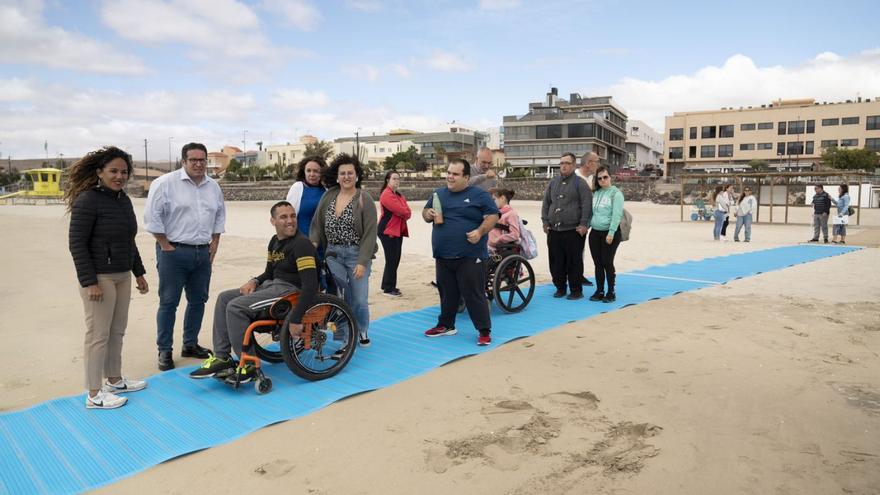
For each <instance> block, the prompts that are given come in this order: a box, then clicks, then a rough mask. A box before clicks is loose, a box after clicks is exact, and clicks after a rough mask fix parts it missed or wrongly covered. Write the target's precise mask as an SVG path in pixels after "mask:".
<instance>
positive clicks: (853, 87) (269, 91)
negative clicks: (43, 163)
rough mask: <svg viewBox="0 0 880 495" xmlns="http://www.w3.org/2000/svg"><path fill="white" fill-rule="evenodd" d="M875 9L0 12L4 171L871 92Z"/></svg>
mask: <svg viewBox="0 0 880 495" xmlns="http://www.w3.org/2000/svg"><path fill="white" fill-rule="evenodd" d="M876 19H877V17H876V4H875V2H873V1H867V0H865V1H848V0H841V1H838V2H835V3H833V4H829V3H828V2H819V1H798V2H793V1H787V0H779V1H773V2H767V1H753V0H742V1H739V2H736V3H730V2H721V1H714V0H702V1H688V0H682V1H674V2H655V1H641V0H631V1H627V2H623V1H618V0H542V1H528V0H467V1H465V0H461V1H452V0H430V1H429V0H409V1H405V0H325V1H318V0H43V1H40V0H0V159H2V158H6V157H7V156H10V155H11V156H12V157H13V158H30V157H42V156H44V143H46V142H48V154H49V156H50V157H57V156H58V155H59V153H63V154H64V155H65V156H76V155H79V154H81V153H83V152H85V151H88V150H90V149H93V148H96V147H99V146H103V145H107V144H115V145H118V146H121V147H123V148H126V149H127V150H129V151H130V152H132V153H134V155H135V157H136V158H142V156H143V140H144V139H148V141H149V143H150V148H149V153H150V156H151V158H156V159H167V155H168V149H169V143H170V144H171V147H172V148H173V149H174V150H175V151H174V153H175V154H176V153H177V151H176V150H178V149H179V148H180V146H181V145H182V144H184V143H186V142H189V141H201V142H204V143H205V144H207V145H208V147H209V148H210V149H219V148H220V147H221V146H222V145H224V144H233V145H238V146H240V145H241V142H242V140H243V138H244V131H245V130H247V134H246V139H247V142H248V147H249V148H251V147H253V146H254V145H253V143H254V142H255V141H263V142H264V143H283V142H286V141H294V140H296V138H297V136H300V135H303V134H306V133H309V134H313V135H316V136H318V137H320V138H323V139H332V138H336V137H341V136H351V135H353V134H354V132H355V131H356V130H358V129H360V132H361V133H362V134H370V133H377V134H378V133H384V132H387V131H388V130H389V129H392V128H409V129H416V130H423V131H429V130H437V129H440V128H443V127H445V126H446V124H447V123H449V122H452V121H455V122H457V123H460V124H463V125H468V126H471V127H477V128H488V127H490V126H499V125H501V119H502V116H504V115H512V114H523V113H525V112H526V111H527V110H528V103H529V102H530V101H539V100H540V99H542V97H543V95H544V93H546V92H547V90H548V88H549V87H550V86H551V85H552V86H556V87H558V88H559V93H560V95H562V96H563V97H567V95H568V94H569V93H571V92H580V93H581V94H582V95H611V96H613V97H614V99H615V101H616V102H617V103H618V104H619V105H620V106H622V107H623V108H624V109H625V110H626V112H627V113H628V115H629V117H630V118H632V119H639V120H644V121H646V122H647V123H649V124H650V125H652V126H654V127H655V128H656V129H657V130H662V128H663V117H664V116H665V115H669V114H671V113H672V112H674V111H685V110H704V109H712V108H720V107H723V106H747V105H760V104H762V103H768V102H769V101H771V100H773V99H776V98H803V97H814V98H817V99H819V100H844V99H851V98H855V97H856V96H857V95H861V96H863V97H870V98H874V97H880V38H878V36H877V21H876Z"/></svg>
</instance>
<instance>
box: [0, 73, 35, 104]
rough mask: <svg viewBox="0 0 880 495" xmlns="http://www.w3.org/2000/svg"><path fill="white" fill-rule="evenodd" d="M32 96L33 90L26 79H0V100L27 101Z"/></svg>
mask: <svg viewBox="0 0 880 495" xmlns="http://www.w3.org/2000/svg"><path fill="white" fill-rule="evenodd" d="M33 96H34V90H33V88H32V87H31V85H30V83H28V82H27V81H23V80H21V79H18V78H13V79H5V80H4V79H0V102H4V103H5V102H15V101H27V100H29V99H30V98H31V97H33Z"/></svg>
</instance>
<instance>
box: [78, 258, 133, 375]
mask: <svg viewBox="0 0 880 495" xmlns="http://www.w3.org/2000/svg"><path fill="white" fill-rule="evenodd" d="M98 286H99V287H100V288H101V291H103V293H104V298H103V300H101V301H90V300H89V296H88V292H87V291H86V289H85V288H84V287H80V289H79V295H80V297H81V298H82V300H83V309H84V310H85V316H86V337H85V344H84V350H83V363H84V364H85V371H86V389H88V390H98V389H100V388H101V385H103V383H102V382H103V378H104V377H109V376H122V337H123V336H124V335H125V327H126V326H127V325H128V303H129V301H130V300H131V272H119V273H106V274H99V275H98Z"/></svg>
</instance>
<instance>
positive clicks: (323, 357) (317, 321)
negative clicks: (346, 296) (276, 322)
mask: <svg viewBox="0 0 880 495" xmlns="http://www.w3.org/2000/svg"><path fill="white" fill-rule="evenodd" d="M289 318H290V316H289V315H288V319H286V320H285V321H284V324H283V325H282V326H281V356H282V357H283V358H284V363H285V364H287V367H288V368H290V371H292V372H293V373H294V374H295V375H296V376H298V377H300V378H304V379H306V380H311V381H315V380H323V379H325V378H330V377H331V376H333V375H335V374H337V373H339V372H340V371H342V369H343V368H345V366H346V365H347V364H348V362H349V361H350V360H351V357H352V355H354V350H355V347H357V324H356V323H355V321H354V317H353V316H352V313H351V309H350V308H349V307H348V305H347V304H345V301H343V300H342V299H340V298H338V297H336V296H329V295H327V294H318V298H317V300H316V301H315V304H314V305H312V307H310V308H309V309H308V310H307V311H306V314H305V315H304V316H303V324H304V325H310V326H311V337H310V339H309V342H304V341H303V339H302V337H301V336H300V335H291V334H290V321H289Z"/></svg>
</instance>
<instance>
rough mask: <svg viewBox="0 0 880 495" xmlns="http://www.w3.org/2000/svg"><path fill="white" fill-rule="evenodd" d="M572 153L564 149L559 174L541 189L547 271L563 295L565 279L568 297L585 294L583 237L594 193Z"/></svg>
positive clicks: (587, 225) (588, 224)
mask: <svg viewBox="0 0 880 495" xmlns="http://www.w3.org/2000/svg"><path fill="white" fill-rule="evenodd" d="M576 161H577V159H576V158H575V156H574V154H572V153H566V154H564V155H562V157H561V158H560V159H559V176H557V177H554V178H553V179H552V180H551V181H550V183H549V184H548V185H547V190H546V191H545V192H544V202H543V204H542V205H541V221H542V222H543V224H544V233H546V234H547V253H548V254H549V255H550V275H551V276H552V278H553V285H555V286H556V292H555V293H554V294H553V297H562V296H564V295H565V292H566V290H565V289H566V282H567V283H568V289H569V291H570V293H569V295H568V299H570V300H575V299H581V298H583V297H584V294H583V288H582V282H583V274H584V259H583V253H584V239H585V237H584V236H586V235H587V231H588V230H589V227H590V220H591V218H592V216H593V195H592V192H591V191H590V188H589V187H587V183H586V181H583V180H581V179H580V178H578V176H577V175H575V173H574V167H575V162H576Z"/></svg>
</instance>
